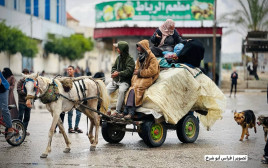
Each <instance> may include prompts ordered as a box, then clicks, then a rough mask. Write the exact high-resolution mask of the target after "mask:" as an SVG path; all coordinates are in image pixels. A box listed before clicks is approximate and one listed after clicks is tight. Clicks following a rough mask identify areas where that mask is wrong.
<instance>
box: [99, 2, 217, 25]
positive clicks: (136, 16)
mask: <svg viewBox="0 0 268 168" xmlns="http://www.w3.org/2000/svg"><path fill="white" fill-rule="evenodd" d="M95 8H96V22H97V23H100V22H110V21H122V20H132V21H163V20H166V19H173V20H177V21H179V20H213V18H214V0H175V1H143V0H140V1H138V0H134V1H110V2H103V3H99V4H97V5H96V6H95Z"/></svg>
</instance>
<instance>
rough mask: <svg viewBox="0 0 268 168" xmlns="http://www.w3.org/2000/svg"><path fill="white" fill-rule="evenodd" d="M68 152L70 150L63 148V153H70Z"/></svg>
mask: <svg viewBox="0 0 268 168" xmlns="http://www.w3.org/2000/svg"><path fill="white" fill-rule="evenodd" d="M70 151H71V149H70V148H65V149H64V151H63V152H64V153H70Z"/></svg>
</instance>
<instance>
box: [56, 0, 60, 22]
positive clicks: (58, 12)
mask: <svg viewBox="0 0 268 168" xmlns="http://www.w3.org/2000/svg"><path fill="white" fill-rule="evenodd" d="M59 8H60V0H57V23H59V22H60V18H59V17H60V16H59V15H60V11H59V10H60V9H59Z"/></svg>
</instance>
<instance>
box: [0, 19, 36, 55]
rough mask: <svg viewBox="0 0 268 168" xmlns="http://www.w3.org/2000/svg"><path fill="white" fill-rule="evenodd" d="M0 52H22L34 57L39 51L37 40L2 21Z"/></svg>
mask: <svg viewBox="0 0 268 168" xmlns="http://www.w3.org/2000/svg"><path fill="white" fill-rule="evenodd" d="M0 52H7V53H8V55H9V56H10V54H16V53H17V52H20V53H21V54H22V55H23V56H26V57H34V56H35V55H36V54H37V52H38V48H37V42H36V41H35V40H33V39H31V38H29V37H28V36H26V35H25V34H24V33H22V31H20V30H19V29H17V28H14V27H13V28H12V27H9V26H6V25H5V22H0Z"/></svg>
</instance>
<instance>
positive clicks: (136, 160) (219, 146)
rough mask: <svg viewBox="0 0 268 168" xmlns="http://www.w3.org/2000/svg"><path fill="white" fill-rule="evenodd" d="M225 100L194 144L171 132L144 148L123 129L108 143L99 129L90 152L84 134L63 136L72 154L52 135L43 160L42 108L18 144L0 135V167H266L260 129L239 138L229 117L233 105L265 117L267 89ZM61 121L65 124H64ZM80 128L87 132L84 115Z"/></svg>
mask: <svg viewBox="0 0 268 168" xmlns="http://www.w3.org/2000/svg"><path fill="white" fill-rule="evenodd" d="M226 96H227V94H226ZM227 100H228V103H227V104H228V105H227V109H226V111H225V113H224V114H223V119H222V120H219V121H217V122H216V123H215V125H214V126H213V127H212V129H211V130H210V131H206V129H205V128H204V127H203V126H201V127H200V134H199V137H198V139H197V141H196V142H195V143H193V144H183V143H181V142H180V141H179V140H178V138H177V136H176V132H175V131H172V130H170V131H168V133H167V139H166V141H165V143H164V144H163V145H162V146H161V147H158V148H148V147H147V146H146V145H145V144H144V143H143V141H142V140H141V139H140V138H139V136H138V135H137V134H136V133H134V134H133V135H132V133H129V132H128V133H126V136H125V138H124V139H123V140H122V141H121V143H119V144H109V143H107V142H106V141H105V140H104V139H103V138H102V136H101V133H100V138H99V144H98V146H97V149H96V151H94V152H92V151H90V150H89V148H90V143H89V141H88V138H87V136H86V135H85V134H84V133H83V134H68V135H69V138H70V140H71V142H72V146H71V152H70V153H67V154H66V153H63V152H62V151H63V150H64V148H65V144H64V140H63V137H62V135H61V134H59V133H56V134H55V135H54V137H53V141H52V152H51V153H50V154H49V155H48V158H46V159H41V158H40V155H41V153H42V152H43V151H44V150H45V148H46V145H47V135H48V129H49V127H50V124H51V122H52V121H51V119H52V117H51V116H50V114H49V113H48V112H47V111H46V110H33V111H32V115H31V121H30V123H29V128H28V130H29V132H30V133H31V135H30V136H28V137H26V140H25V142H24V143H23V144H22V145H21V146H19V147H11V146H10V145H9V144H8V143H7V142H6V141H5V140H4V137H3V135H1V136H0V149H1V150H0V167H1V168H2V167H27V168H28V167H187V168H188V167H241V168H245V167H254V168H255V167H267V165H263V164H261V162H260V159H261V156H262V154H263V148H264V145H265V142H264V137H263V131H262V128H261V127H257V134H255V133H253V130H250V134H251V136H250V137H249V140H245V141H243V142H240V141H239V138H240V135H241V127H240V126H238V125H237V124H236V123H235V122H234V120H233V110H235V109H236V110H237V111H241V110H245V109H252V110H254V112H255V114H256V116H258V115H260V114H264V115H268V105H267V99H266V93H238V95H237V97H236V98H229V97H228V99H227ZM74 114H75V113H74ZM74 116H75V115H74ZM66 121H67V117H66ZM73 122H74V119H73ZM64 125H65V128H67V122H65V123H64ZM80 127H81V128H82V129H83V130H84V131H85V130H86V118H85V116H84V115H82V118H81V122H80ZM66 130H67V129H66ZM204 155H248V161H247V162H238V161H236V162H223V161H221V162H219V161H217V162H206V161H204Z"/></svg>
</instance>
